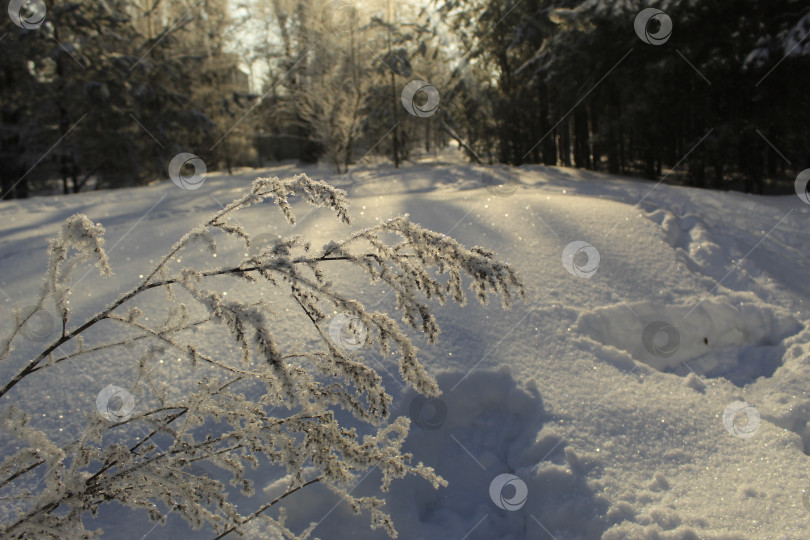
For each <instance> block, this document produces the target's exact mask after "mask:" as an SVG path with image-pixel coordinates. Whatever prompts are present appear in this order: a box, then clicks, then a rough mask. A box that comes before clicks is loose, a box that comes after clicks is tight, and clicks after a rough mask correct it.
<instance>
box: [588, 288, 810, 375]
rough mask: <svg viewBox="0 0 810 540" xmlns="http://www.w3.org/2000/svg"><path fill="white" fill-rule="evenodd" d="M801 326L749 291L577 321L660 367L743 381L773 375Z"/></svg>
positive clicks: (601, 312) (614, 309)
mask: <svg viewBox="0 0 810 540" xmlns="http://www.w3.org/2000/svg"><path fill="white" fill-rule="evenodd" d="M801 327H802V325H801V324H800V323H799V322H798V321H797V320H796V319H795V318H794V317H793V316H792V315H791V314H790V313H789V312H787V311H786V310H784V309H782V308H779V307H777V306H771V305H768V304H765V303H763V302H762V301H760V300H757V299H756V298H755V297H753V296H752V295H747V294H739V295H735V296H732V297H719V298H712V299H709V300H704V301H701V300H700V299H699V298H696V299H695V300H694V301H693V302H691V303H689V304H682V305H660V304H656V303H653V302H637V303H633V304H621V305H616V306H609V307H601V308H596V309H594V310H593V311H589V312H585V313H583V314H582V315H580V317H579V319H578V321H577V328H578V331H579V332H580V333H582V334H584V335H586V336H589V337H590V338H591V339H593V340H595V341H597V342H598V343H601V344H603V345H606V346H609V347H613V348H616V349H620V350H622V351H626V352H627V353H629V354H630V356H632V357H633V358H634V359H635V360H637V361H639V362H643V363H645V364H647V365H649V366H652V367H654V368H655V369H658V370H660V371H671V372H674V373H677V374H680V375H687V374H689V373H691V372H694V373H696V374H698V375H705V376H708V377H718V376H722V377H725V378H727V379H729V380H730V381H731V382H733V383H735V384H737V385H743V384H747V383H749V382H752V381H753V380H754V379H756V378H758V377H760V376H770V375H772V374H773V372H774V371H775V370H776V368H777V367H779V366H780V365H781V364H782V358H783V355H784V352H785V350H784V344H783V343H782V342H783V340H784V339H785V338H786V337H788V336H791V335H793V334H796V333H797V332H799V331H800V329H801Z"/></svg>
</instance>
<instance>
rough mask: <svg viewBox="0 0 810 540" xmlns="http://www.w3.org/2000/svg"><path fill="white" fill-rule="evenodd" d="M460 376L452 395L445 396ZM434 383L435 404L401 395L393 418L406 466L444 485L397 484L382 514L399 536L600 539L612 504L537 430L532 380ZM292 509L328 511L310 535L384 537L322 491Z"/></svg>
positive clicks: (481, 377) (506, 374) (555, 441)
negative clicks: (423, 468) (401, 431)
mask: <svg viewBox="0 0 810 540" xmlns="http://www.w3.org/2000/svg"><path fill="white" fill-rule="evenodd" d="M462 378H463V382H461V384H458V385H457V388H455V389H454V390H449V389H450V388H453V387H454V386H455V385H456V383H458V382H459V380H461V379H462ZM437 379H438V381H439V385H440V386H441V387H442V388H443V389H445V392H444V394H443V395H442V396H441V397H440V398H437V399H426V398H424V397H422V396H419V395H417V394H415V393H414V392H413V391H410V390H408V391H405V390H403V392H402V393H401V394H400V396H399V398H398V401H399V405H398V407H397V410H395V411H394V414H393V416H400V415H406V416H409V417H410V418H411V422H412V423H411V432H410V435H409V436H408V440H407V442H406V448H405V450H406V451H407V452H410V453H412V454H413V460H412V462H413V463H417V462H419V461H421V462H423V463H426V464H429V465H431V466H432V467H433V468H434V469H435V470H436V472H437V473H438V474H440V475H441V476H443V477H444V478H445V480H447V481H448V482H449V485H448V486H447V487H446V488H440V489H438V490H434V489H433V488H432V487H431V486H430V485H429V484H428V483H426V482H425V481H424V480H421V479H418V478H410V477H409V478H405V479H402V480H397V481H395V482H394V484H393V485H392V488H391V492H392V493H394V492H395V493H396V496H389V497H386V499H387V503H386V507H385V510H386V511H388V512H389V513H390V514H391V516H392V518H393V520H394V524H395V526H396V527H397V530H398V532H399V537H400V538H407V539H408V540H435V539H436V538H466V539H468V540H517V539H519V538H547V537H549V538H550V536H549V532H551V533H552V534H553V535H554V536H556V537H557V538H568V539H585V538H599V537H600V536H601V535H602V533H603V532H604V531H605V530H606V528H607V524H606V522H605V519H604V516H605V514H606V513H607V509H608V506H609V504H608V502H607V501H606V500H604V499H602V498H601V497H599V496H598V495H597V494H596V493H595V492H594V491H593V490H592V489H591V487H589V485H588V481H587V473H588V472H589V471H591V470H592V468H593V466H594V464H593V463H591V462H590V461H589V460H588V459H582V458H580V457H578V456H577V455H576V454H575V453H574V452H573V450H572V449H571V448H568V447H567V445H566V444H565V443H564V441H563V439H561V438H560V437H558V436H553V435H550V434H548V433H547V432H545V431H542V428H543V425H544V424H545V423H547V422H549V421H550V416H549V415H548V414H547V413H546V412H545V411H544V408H543V402H542V399H541V397H540V395H539V393H538V391H537V386H536V384H535V382H534V381H529V382H528V383H527V384H526V385H525V386H524V385H520V384H518V382H517V381H516V380H515V379H514V378H513V376H512V375H511V373H510V371H509V369H508V368H502V369H500V370H498V371H486V370H477V371H475V372H472V373H471V374H469V376H467V377H465V373H464V372H459V371H445V372H441V373H439V374H438V376H437ZM551 424H552V426H553V423H551ZM378 476H379V475H378V474H376V473H373V474H371V475H370V477H371V478H370V479H369V480H366V481H361V483H360V484H359V485H358V486H357V488H356V490H355V491H353V493H354V494H355V495H361V494H362V495H373V494H375V490H374V489H373V487H374V486H375V485H378V483H377V478H378ZM285 484H286V482H285V481H284V480H281V481H276V482H274V483H272V484H270V485H268V486H267V487H266V488H265V493H266V494H267V496H273V495H275V494H276V492H282V491H283V488H284V486H285ZM313 488H315V486H313ZM376 494H379V492H376ZM297 503H298V498H297V494H296V496H294V497H291V498H290V501H289V504H288V505H287V511H288V516H289V517H288V519H289V521H290V522H291V523H295V524H298V525H306V523H308V520H311V519H312V518H313V516H314V517H315V518H317V517H320V512H323V513H324V514H326V517H325V518H324V519H323V520H321V522H320V524H319V525H318V527H317V529H316V530H315V531H314V534H315V535H316V536H320V537H322V538H329V539H330V540H344V539H346V540H348V539H350V538H366V539H374V540H377V539H379V540H382V539H384V538H388V537H387V535H385V533H383V532H382V531H379V530H378V531H369V530H368V522H367V518H365V517H354V516H353V515H352V513H351V510H350V509H349V507H348V505H347V504H345V503H343V502H341V501H340V499H339V498H338V499H336V498H335V496H334V495H333V494H331V493H329V492H327V491H326V490H322V489H317V488H316V489H311V490H310V491H309V493H308V494H307V495H306V503H305V504H297ZM476 524H477V525H476ZM473 525H475V526H474V527H473ZM544 529H545V530H544ZM546 531H549V532H546Z"/></svg>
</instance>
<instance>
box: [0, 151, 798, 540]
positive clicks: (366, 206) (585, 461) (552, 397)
mask: <svg viewBox="0 0 810 540" xmlns="http://www.w3.org/2000/svg"><path fill="white" fill-rule="evenodd" d="M301 171H303V172H307V173H308V174H309V175H310V176H312V177H315V178H322V179H324V180H327V181H329V182H332V183H334V184H336V185H338V186H339V187H342V188H344V189H346V190H347V191H348V193H349V197H350V200H351V202H352V211H353V212H352V213H353V217H354V219H355V223H354V225H353V227H356V228H359V227H364V226H367V225H371V224H374V223H375V222H377V221H378V220H381V219H385V218H387V217H390V216H394V215H398V214H403V213H408V214H410V217H411V219H412V220H413V221H415V222H417V223H420V224H422V225H424V226H427V227H429V228H431V229H433V230H436V231H439V232H444V233H449V234H450V235H451V236H453V237H455V238H457V239H458V240H459V241H461V242H462V243H464V244H465V245H468V246H473V245H481V246H483V247H486V248H489V249H492V250H494V251H496V252H497V253H498V256H499V258H500V259H501V260H506V261H509V262H510V263H512V264H513V265H514V266H515V267H516V268H517V269H518V270H519V272H520V273H521V276H522V278H523V280H524V281H525V283H526V287H527V297H526V299H525V300H524V301H520V302H516V304H515V306H514V307H513V309H512V310H511V311H503V310H501V309H500V308H499V307H498V306H497V305H490V306H485V307H484V306H480V305H477V304H474V303H473V302H471V303H469V304H468V305H467V306H465V307H463V308H460V307H458V306H449V305H448V306H444V307H440V306H436V311H435V313H436V315H437V317H438V319H439V322H440V324H441V326H442V335H441V336H440V339H439V343H438V344H437V345H436V346H428V345H426V344H424V343H418V344H419V345H421V349H422V360H423V362H425V364H426V365H427V366H428V368H429V369H430V371H431V372H432V373H433V374H435V375H436V376H437V377H438V380H439V382H440V384H441V387H442V389H443V392H444V394H443V396H442V398H441V400H439V401H433V402H431V401H425V400H424V399H421V400H420V399H414V394H413V392H412V391H409V390H406V389H404V388H403V387H402V383H401V381H400V379H399V378H398V377H394V376H392V375H395V374H396V366H395V365H394V363H393V360H391V363H390V364H388V365H385V363H383V364H382V365H380V364H378V363H377V362H378V360H377V359H373V360H370V361H371V362H372V365H373V366H374V367H375V368H377V369H378V370H380V371H381V372H382V373H384V374H385V377H384V378H385V381H386V384H387V386H388V388H389V391H390V392H391V393H392V394H393V395H394V396H395V403H396V404H397V405H396V409H397V410H396V414H397V415H409V416H411V418H413V419H414V420H416V422H415V423H414V425H413V426H412V431H411V435H410V436H409V439H408V450H409V451H411V452H413V453H414V455H415V459H416V460H421V461H423V462H425V463H426V464H428V465H432V466H434V467H435V468H436V470H437V472H438V473H439V474H441V475H442V476H444V478H445V479H447V480H448V481H449V482H450V485H449V487H447V488H444V489H440V490H438V491H434V490H433V489H432V488H431V487H430V486H429V485H428V484H427V483H426V482H424V481H420V480H418V479H406V480H400V481H395V482H394V484H393V485H392V490H391V492H390V493H389V494H386V495H385V496H386V498H387V500H388V510H389V511H390V512H391V514H392V516H393V518H394V522H395V524H396V526H397V528H398V530H399V532H400V538H404V539H408V540H436V539H443V540H444V539H448V540H454V539H458V540H462V539H469V540H494V539H520V538H527V539H546V538H556V539H558V540H564V539H577V538H583V539H585V538H603V539H605V540H622V539H627V540H632V539H641V538H645V539H657V538H662V539H684V540H685V539H693V538H694V539H697V538H716V539H719V538H724V539H730V538H774V539H777V538H778V539H801V538H808V537H810V498H804V497H803V490H810V467H808V465H810V458H808V453H810V426H809V425H808V419H810V396H808V390H810V357H809V356H808V353H810V346H808V342H810V330H808V328H807V326H808V325H807V323H808V320H810V235H808V230H810V205H807V204H804V203H803V202H802V201H801V200H800V199H799V198H798V197H796V196H784V197H769V198H766V197H759V196H753V195H745V194H741V193H724V192H715V191H703V190H697V189H689V188H683V187H673V186H667V185H664V184H661V185H657V186H656V185H655V184H653V183H651V182H646V181H640V180H632V179H622V178H616V177H611V176H607V175H602V174H596V173H590V172H584V171H577V170H570V169H558V168H549V167H542V166H527V167H521V168H518V169H509V168H506V167H495V168H485V167H477V166H470V165H463V164H460V163H459V162H458V161H457V160H455V159H453V158H452V156H450V155H447V156H442V160H439V159H424V160H422V161H420V162H419V163H415V164H410V165H407V166H405V167H403V168H402V169H399V170H395V169H393V168H392V167H390V166H387V165H382V166H378V167H373V168H371V167H368V168H363V167H359V168H358V169H357V170H356V171H354V172H352V173H351V174H350V175H349V176H342V175H341V176H337V175H334V174H333V173H331V172H330V171H329V170H328V169H327V168H325V167H309V168H303V169H301V168H299V167H297V166H295V165H292V164H286V165H282V166H278V167H275V168H272V169H268V170H256V171H252V170H245V171H241V172H239V174H236V175H235V176H232V177H227V176H225V175H222V174H211V175H209V177H208V179H207V180H206V182H205V184H204V186H203V187H202V188H200V189H198V190H196V191H184V190H182V189H180V188H178V187H177V186H175V185H174V184H173V183H172V182H171V181H169V180H166V181H164V182H161V183H158V184H156V185H153V186H150V187H147V188H140V189H129V190H118V191H109V192H93V193H86V194H80V195H75V196H59V197H42V198H34V199H30V200H22V201H9V202H2V203H0V287H1V288H2V292H0V294H1V295H2V299H1V300H0V302H2V306H3V317H2V320H0V331H3V332H5V331H7V329H8V326H9V324H10V321H9V315H8V314H9V313H10V308H11V305H12V303H16V304H18V305H21V306H25V305H27V304H30V303H32V302H33V301H34V300H35V298H36V293H37V291H38V289H39V286H40V283H41V279H42V273H43V271H44V268H45V246H46V240H47V238H49V237H51V236H53V235H54V234H55V233H56V231H57V229H58V227H59V225H60V223H61V222H62V221H63V220H64V219H65V218H67V217H68V216H70V215H72V214H73V213H76V212H83V213H85V214H87V215H88V216H89V217H90V218H91V219H93V220H94V221H97V222H101V223H102V224H103V225H104V226H105V227H106V229H107V234H106V237H107V248H108V254H109V257H110V262H111V265H112V267H113V271H114V272H115V275H114V276H113V277H112V278H110V279H106V280H103V279H101V278H99V277H98V275H97V273H95V272H89V268H88V272H89V273H88V274H87V276H86V277H85V278H84V279H83V280H82V281H81V283H80V284H79V286H78V288H77V289H76V290H75V292H74V296H73V297H72V302H71V305H72V307H73V309H74V313H75V315H74V317H75V318H74V320H79V319H81V318H82V317H83V316H87V315H90V314H92V313H94V312H95V311H97V310H98V309H100V308H101V307H102V306H103V305H106V303H107V302H108V301H109V300H111V299H112V297H113V295H114V294H115V292H116V291H120V290H123V289H124V288H125V287H130V286H132V285H134V284H135V283H136V281H137V280H138V276H139V274H142V273H143V272H145V271H147V270H148V269H149V268H150V267H151V265H152V264H153V263H154V262H156V261H157V259H158V258H159V257H160V256H161V255H162V254H163V253H164V252H165V251H166V250H167V249H168V248H169V246H170V245H171V244H172V243H174V242H175V241H176V240H177V239H178V238H179V237H180V236H181V235H182V234H184V233H185V232H186V231H187V230H188V229H190V228H191V227H192V226H194V225H195V224H197V223H198V222H200V221H201V220H202V219H203V218H204V217H207V216H209V215H210V214H211V213H213V212H214V211H216V210H218V209H220V208H221V207H222V206H223V205H224V204H225V203H226V202H228V201H230V200H231V199H233V198H234V197H235V196H237V195H238V194H240V193H242V192H243V191H244V190H245V189H247V188H248V186H249V184H250V181H251V180H252V179H253V178H254V177H256V176H282V177H283V176H287V175H291V174H293V173H296V172H301ZM496 181H501V182H507V184H506V185H505V186H502V187H493V186H492V184H494V183H495V182H496ZM296 209H297V212H298V216H299V224H298V226H297V232H298V233H300V234H303V235H305V236H309V237H312V238H314V240H315V242H314V243H315V245H319V244H318V242H319V241H326V240H327V239H331V238H339V237H342V236H344V235H345V233H346V232H347V231H348V230H349V229H348V228H347V227H345V226H342V225H339V224H336V223H335V222H334V220H333V219H332V218H331V216H329V215H327V213H326V212H322V211H317V210H316V211H312V212H310V209H308V208H304V207H302V206H298V207H297V208H296ZM237 217H238V220H239V222H240V223H241V224H242V225H244V226H246V227H248V228H250V229H252V230H253V231H254V234H255V233H262V232H265V233H269V234H273V235H275V234H282V233H285V234H286V233H287V230H286V227H285V225H284V223H283V221H282V220H281V219H280V216H279V215H278V214H277V212H276V211H275V210H270V209H267V208H254V209H251V210H250V211H248V212H245V213H243V214H240V215H239V216H237ZM574 242H578V243H574ZM572 243H574V244H572ZM200 257H202V255H200ZM597 262H598V266H596V263H597ZM345 278H346V282H345V289H344V290H346V291H347V292H349V293H350V294H354V295H356V296H357V297H358V299H359V300H361V301H363V302H364V303H366V304H367V305H372V306H373V305H375V304H377V303H380V305H381V306H382V307H386V306H388V307H390V306H391V304H392V303H393V302H392V300H393V299H392V298H391V297H386V296H381V293H380V289H378V288H376V287H370V286H369V285H368V284H367V283H360V282H356V281H355V278H354V277H353V276H351V275H347V276H345ZM296 321H297V319H294V318H293V317H292V316H290V317H286V316H285V315H284V309H282V310H281V315H280V316H279V318H278V321H277V327H276V330H277V332H278V333H279V334H281V335H283V336H287V337H288V338H294V337H296V335H297V334H296V332H298V331H299V329H300V326H299V325H298V324H297V322H296ZM53 332H54V333H55V332H56V329H54V330H53ZM46 337H47V336H43V339H45V338H46ZM200 340H201V342H203V343H204V342H205V341H206V340H208V341H210V343H208V345H210V346H211V347H213V348H216V347H217V343H216V342H215V340H216V338H215V337H214V336H210V337H209V336H205V335H201V336H200ZM38 345H40V346H41V343H38V342H36V341H33V340H29V341H22V342H20V343H19V344H18V350H19V351H21V352H23V353H24V352H25V351H26V350H30V351H31V352H33V351H34V350H36V347H37V346H38ZM128 360H129V359H128V358H125V357H121V356H109V357H99V358H94V359H91V360H89V361H88V362H87V363H85V364H83V365H82V364H72V365H67V364H68V363H64V364H62V365H60V366H59V367H58V368H55V369H53V370H51V371H49V372H45V373H44V374H43V376H42V377H37V378H38V379H39V383H38V385H21V386H20V387H18V388H15V391H16V392H17V393H16V394H15V396H16V397H15V400H16V401H17V402H18V403H20V405H21V406H23V407H24V408H27V409H28V410H34V411H37V414H38V416H37V423H38V425H39V426H42V427H43V428H45V429H48V430H51V431H52V432H59V431H60V430H61V432H62V433H64V434H65V437H67V438H69V436H70V434H75V433H76V432H77V431H78V429H79V426H80V425H81V422H82V419H83V414H84V412H85V411H88V410H92V409H93V408H94V407H95V399H96V395H97V393H98V392H99V390H101V389H102V388H103V387H105V386H107V385H108V384H117V385H120V386H123V387H126V386H127V385H128V384H131V383H132V381H131V380H130V378H131V377H132V375H133V373H134V370H133V369H132V366H131V365H129V364H128V363H127V362H128ZM166 362H167V364H170V363H171V362H175V363H177V362H178V360H177V359H172V358H167V359H166ZM15 367H16V366H15V365H3V366H0V373H1V374H4V375H5V374H7V373H9V372H10V371H12V370H13V369H14V368H15ZM188 373H189V371H187V370H185V369H182V364H180V365H178V366H177V367H171V368H167V372H166V377H167V380H169V381H170V382H171V384H175V385H178V386H182V385H183V384H186V383H188V382H189V381H187V380H184V379H183V377H186V376H187V375H188ZM17 390H19V391H17ZM735 413H736V415H735ZM39 415H41V417H40V416H39ZM0 446H2V443H0ZM505 473H508V474H511V475H513V476H514V477H517V479H515V478H514V477H500V475H502V474H505ZM259 474H265V476H266V477H261V476H260V477H258V478H257V479H256V480H257V485H258V486H266V488H265V489H264V490H258V495H257V496H256V497H254V498H252V499H245V498H237V500H238V501H239V503H240V508H242V509H243V510H245V511H249V510H252V509H253V508H255V507H258V506H259V505H260V504H261V503H262V502H263V501H267V500H269V499H270V498H272V497H273V496H274V495H276V494H278V492H279V489H280V487H279V483H278V482H277V480H278V479H274V478H273V477H272V475H270V474H269V473H264V472H262V471H260V473H259ZM374 475H375V473H374V472H372V473H371V474H370V475H369V476H368V477H365V478H364V479H363V480H362V481H361V482H360V483H359V484H358V486H357V488H356V490H355V491H354V492H353V493H355V494H364V493H373V492H374V489H372V488H374V487H375V486H376V485H377V483H376V482H375V481H376V478H375V476H374ZM493 482H494V483H493ZM524 485H525V493H526V496H525V504H523V505H522V506H521V504H520V503H521V499H522V498H523V496H522V495H523V490H522V488H523V487H524ZM286 501H287V504H286V508H287V510H288V512H289V521H290V523H292V524H294V525H296V524H297V525H300V526H303V525H305V524H307V523H309V522H310V521H319V525H318V527H317V528H316V529H315V532H314V535H315V536H318V537H320V538H322V539H325V540H332V539H336V540H343V539H348V538H369V539H382V538H386V535H385V534H384V533H383V532H382V531H374V532H372V531H371V530H370V529H369V528H368V519H367V517H366V516H362V517H355V516H354V515H353V514H352V513H351V511H350V509H349V508H348V505H347V504H346V503H345V502H343V501H341V500H340V499H339V498H336V497H335V496H334V495H332V494H330V493H329V492H327V491H326V490H324V489H322V488H319V487H317V486H313V487H312V488H307V489H305V490H302V491H301V492H299V493H297V494H295V495H293V496H291V497H289V498H288V499H286ZM2 504H3V503H2V502H0V507H2ZM499 506H502V507H505V508H501V507H499ZM87 525H88V526H89V527H91V528H92V527H99V526H100V527H104V528H105V529H106V530H107V533H108V535H109V537H111V538H143V537H145V538H151V539H156V538H161V537H170V536H172V537H175V538H192V537H194V538H196V537H200V538H210V537H211V534H210V531H205V530H203V531H191V530H190V529H187V528H186V527H185V525H184V523H183V522H181V521H180V520H179V519H170V520H169V523H168V525H167V526H166V527H160V526H157V527H155V524H154V523H150V522H149V521H148V519H147V516H146V515H145V513H129V512H127V511H126V510H123V509H119V508H116V507H111V508H109V509H107V510H106V511H105V512H102V513H101V514H100V515H99V517H98V518H97V519H96V520H90V519H88V521H87ZM293 528H295V527H293ZM262 534H265V535H266V534H269V533H268V532H267V531H261V530H260V529H259V530H257V531H256V533H255V535H256V536H257V537H260V536H261V535H262Z"/></svg>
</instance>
